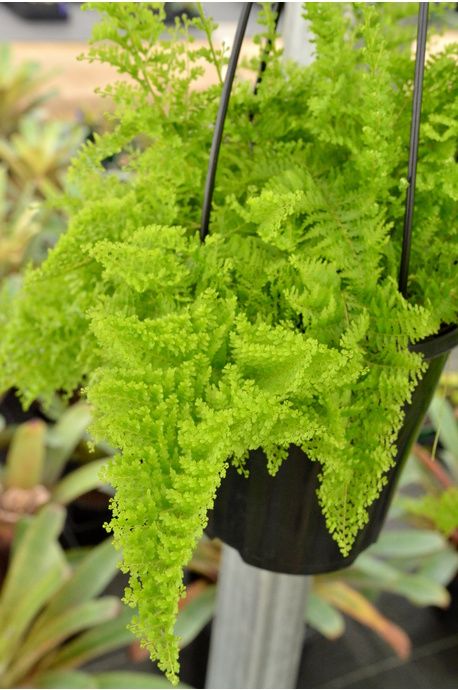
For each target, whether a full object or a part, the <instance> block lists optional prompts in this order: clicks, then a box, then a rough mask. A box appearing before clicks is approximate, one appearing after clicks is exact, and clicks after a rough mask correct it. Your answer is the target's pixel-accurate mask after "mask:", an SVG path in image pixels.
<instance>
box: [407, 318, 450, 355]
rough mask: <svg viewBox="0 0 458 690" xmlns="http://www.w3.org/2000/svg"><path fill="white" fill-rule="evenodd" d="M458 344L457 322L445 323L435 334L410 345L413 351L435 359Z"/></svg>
mask: <svg viewBox="0 0 458 690" xmlns="http://www.w3.org/2000/svg"><path fill="white" fill-rule="evenodd" d="M457 345H458V326H457V325H455V324H451V325H444V326H442V328H441V329H440V330H439V332H438V333H436V334H435V335H430V336H428V337H427V338H424V339H423V340H420V341H419V342H418V343H415V344H413V345H409V350H410V351H411V352H418V353H420V354H422V355H423V356H424V358H425V359H435V357H440V356H441V355H444V354H446V353H447V352H450V350H452V349H453V348H454V347H455V346H457Z"/></svg>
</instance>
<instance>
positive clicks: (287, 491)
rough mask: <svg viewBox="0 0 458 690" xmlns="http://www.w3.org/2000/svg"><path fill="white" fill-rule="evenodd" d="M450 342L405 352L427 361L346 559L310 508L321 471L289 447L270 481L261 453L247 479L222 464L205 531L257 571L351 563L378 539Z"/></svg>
mask: <svg viewBox="0 0 458 690" xmlns="http://www.w3.org/2000/svg"><path fill="white" fill-rule="evenodd" d="M455 345H458V328H457V327H455V328H450V329H447V330H446V331H444V332H443V333H441V334H440V335H438V336H435V337H433V338H428V340H425V341H423V342H422V343H420V344H418V345H416V346H414V348H412V349H415V351H416V352H421V353H422V354H423V355H424V356H425V358H426V359H428V360H429V366H428V369H427V371H426V372H425V374H424V376H423V378H422V380H421V381H420V383H419V384H418V386H417V387H416V389H415V391H414V393H413V395H412V402H411V403H410V405H407V406H406V409H405V418H404V424H403V426H402V428H401V431H400V432H399V436H398V439H397V454H396V458H395V462H394V465H393V467H392V468H391V470H390V471H389V473H388V475H387V483H386V484H385V486H384V487H383V489H382V492H381V494H380V496H379V497H378V499H377V500H376V501H375V502H374V503H373V504H372V505H371V507H370V508H369V511H368V512H369V520H368V522H367V525H366V526H365V527H364V528H363V529H362V530H361V532H360V533H359V535H358V537H357V539H356V541H355V543H354V546H353V548H352V551H351V553H350V555H349V556H347V557H344V556H342V554H341V553H340V551H339V549H338V547H337V544H336V542H335V541H334V539H333V538H332V537H331V535H330V534H329V531H328V529H327V527H326V523H325V519H324V517H323V514H322V512H321V508H320V505H319V503H318V498H317V490H318V488H319V480H318V477H319V474H320V471H321V467H320V465H319V463H317V462H312V461H310V460H309V459H308V458H307V456H306V454H305V453H304V452H303V451H302V450H300V448H297V447H296V446H291V448H290V451H289V455H288V457H287V458H286V460H284V461H283V463H282V465H281V467H280V469H279V471H278V473H277V475H276V476H275V477H272V476H271V475H270V474H269V473H268V471H267V461H266V457H265V455H264V453H263V451H262V450H261V449H259V450H255V451H253V452H252V453H250V455H249V458H248V461H247V468H248V469H249V472H250V474H249V476H248V477H247V478H245V477H243V476H242V475H240V474H239V473H238V472H237V470H236V469H235V468H234V467H232V466H230V467H229V470H228V472H227V475H226V477H225V479H224V480H223V481H222V483H221V486H220V488H219V491H218V494H217V497H216V501H215V505H214V508H213V510H212V512H211V513H210V515H209V523H208V526H207V530H206V532H207V534H208V535H209V536H210V537H219V538H220V539H221V540H222V541H224V542H225V543H226V544H229V546H232V547H234V548H235V549H237V551H238V552H239V553H240V555H241V557H242V558H243V560H244V561H246V562H247V563H249V564H250V565H254V566H256V567H258V568H263V569H264V570H272V571H274V572H280V573H289V574H290V575H312V574H315V573H325V572H329V571H332V570H340V569H341V568H345V567H347V566H349V565H351V563H353V561H354V560H355V559H356V557H357V556H358V555H359V554H360V553H361V552H362V551H364V550H365V549H367V547H368V546H370V545H371V544H373V543H374V542H375V541H376V540H377V538H378V536H379V534H380V530H381V529H382V526H383V523H384V521H385V518H386V514H387V512H388V508H389V506H390V503H391V499H392V497H393V493H394V490H395V487H396V484H397V480H398V478H399V476H400V473H401V470H402V468H403V466H404V463H405V460H406V458H407V456H408V455H409V451H410V448H411V446H412V444H413V442H414V441H415V439H416V437H417V434H418V431H419V428H420V425H421V423H422V420H423V417H424V415H425V413H426V410H427V409H428V406H429V403H430V401H431V398H432V396H433V393H434V389H435V388H436V385H437V382H438V380H439V377H440V375H441V372H442V369H443V368H444V364H445V362H446V361H447V357H448V353H449V351H450V350H451V349H452V348H453V347H454V346H455Z"/></svg>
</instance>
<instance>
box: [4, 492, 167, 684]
mask: <svg viewBox="0 0 458 690" xmlns="http://www.w3.org/2000/svg"><path fill="white" fill-rule="evenodd" d="M64 519H65V511H64V509H63V508H62V507H59V506H57V505H49V506H46V507H45V508H43V509H42V510H41V511H40V512H39V513H38V514H37V515H36V516H35V517H33V518H32V517H29V518H27V519H24V520H22V521H21V522H20V523H19V524H18V528H17V530H16V534H15V538H14V542H13V553H12V557H11V560H10V564H9V569H8V573H7V577H6V579H5V581H4V583H3V586H2V587H1V588H0V619H1V621H2V625H1V630H0V687H2V688H12V687H14V688H22V687H34V688H63V687H67V688H70V687H71V688H116V687H123V688H126V687H129V688H136V687H138V688H163V687H170V684H169V683H168V682H167V681H166V680H165V679H164V678H163V677H162V676H158V675H157V674H156V675H154V674H152V673H137V672H126V671H121V672H119V671H109V672H105V673H91V672H88V671H82V670H81V669H80V667H81V666H82V665H84V664H87V663H89V662H91V661H93V660H95V659H97V658H98V657H100V656H101V655H102V654H106V653H107V652H110V651H114V650H117V649H120V648H122V647H125V646H126V645H127V644H129V643H130V642H131V640H132V633H129V632H128V631H127V630H126V625H127V623H128V621H129V620H130V618H131V616H132V613H131V612H130V611H129V609H128V608H127V607H124V606H123V605H122V603H121V601H120V600H119V599H118V597H116V596H111V595H103V596H99V595H100V594H101V593H103V590H104V589H105V588H106V586H107V585H108V584H109V583H110V581H111V580H112V578H113V577H114V574H115V572H116V563H117V561H118V559H119V555H118V554H117V553H116V552H115V550H114V549H113V547H112V545H111V544H110V540H107V541H106V542H105V543H103V544H100V545H99V546H97V547H96V548H94V549H92V550H91V551H89V552H88V553H84V554H83V555H81V554H80V555H79V556H78V558H75V555H73V557H72V558H70V556H68V555H66V554H65V552H64V551H63V550H62V548H61V547H60V545H59V542H58V536H59V534H60V532H61V530H62V526H63V523H64Z"/></svg>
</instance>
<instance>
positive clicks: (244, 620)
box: [206, 544, 309, 689]
mask: <svg viewBox="0 0 458 690" xmlns="http://www.w3.org/2000/svg"><path fill="white" fill-rule="evenodd" d="M308 581H309V578H307V577H304V576H302V575H299V576H298V575H283V574H281V573H272V572H269V571H267V570H261V569H260V568H254V567H253V566H251V565H248V564H246V563H245V562H244V561H243V560H242V559H241V557H240V556H239V554H238V552H237V551H236V550H235V549H233V548H231V547H230V546H227V545H226V544H224V545H223V555H222V564H221V570H220V579H219V583H218V599H217V610H216V616H215V619H214V621H213V628H212V638H211V645H210V658H209V665H208V671H207V682H206V687H207V688H231V689H232V688H294V687H295V686H296V679H297V672H298V669H299V663H300V658H301V652H302V645H303V642H304V635H305V622H304V616H305V605H306V597H307V590H308Z"/></svg>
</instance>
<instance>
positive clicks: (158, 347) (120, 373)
mask: <svg viewBox="0 0 458 690" xmlns="http://www.w3.org/2000/svg"><path fill="white" fill-rule="evenodd" d="M97 10H98V11H100V12H101V13H102V15H103V19H102V21H101V23H100V24H99V26H98V27H97V28H96V30H95V35H94V40H93V42H92V46H91V48H90V52H89V59H91V60H95V59H97V60H102V61H104V62H108V63H110V64H112V65H114V66H115V67H116V68H117V69H118V71H119V72H120V73H121V74H123V75H127V76H129V78H130V80H129V81H120V82H118V83H116V84H115V85H113V86H111V87H109V88H108V89H107V92H108V93H109V94H110V95H111V96H112V97H113V99H114V101H115V104H116V109H115V113H114V115H113V118H112V119H113V128H112V130H111V131H110V132H108V133H106V134H103V135H102V136H98V137H96V139H95V142H94V143H91V144H87V145H86V146H85V147H84V148H83V150H82V151H81V153H80V154H79V156H78V157H77V158H76V160H75V161H74V163H73V166H72V170H71V172H70V179H69V193H68V194H67V197H66V199H65V207H66V209H67V211H68V212H69V213H70V216H71V220H70V224H69V229H68V232H67V233H66V234H65V235H64V236H63V237H62V238H61V240H60V241H59V243H58V245H57V246H56V248H55V249H54V250H53V251H52V252H51V254H50V256H49V258H48V260H47V261H46V263H45V264H44V265H43V267H42V268H41V269H40V270H39V271H30V272H29V273H28V275H27V277H26V280H25V285H24V288H23V290H22V292H21V294H20V295H19V297H18V299H17V300H15V303H14V305H13V308H12V315H11V320H10V323H9V324H8V328H7V329H6V332H5V333H4V337H3V342H2V350H1V353H0V360H1V361H0V363H1V371H2V379H1V386H2V388H3V387H7V386H11V385H13V384H14V385H16V386H18V387H19V388H20V390H21V393H22V396H23V399H24V401H25V403H30V402H31V401H32V400H33V399H34V398H36V397H39V396H44V397H45V398H48V399H50V398H51V396H52V394H53V392H54V391H55V390H57V389H62V390H65V391H66V392H67V394H68V395H70V394H71V392H72V390H73V389H74V388H75V387H77V386H79V385H80V384H82V383H83V384H84V385H85V387H86V390H87V395H88V398H89V400H90V402H91V404H92V405H93V408H94V417H95V421H94V431H95V433H96V434H97V435H98V436H99V437H101V438H106V439H107V440H108V442H109V443H110V444H111V445H113V446H114V447H116V448H118V449H119V454H118V455H117V456H116V457H115V458H114V459H113V460H112V461H111V462H110V463H109V465H108V468H107V473H106V477H107V478H108V479H109V481H110V482H111V483H112V484H113V485H114V487H115V489H116V498H115V500H114V503H113V512H114V516H113V520H112V522H111V529H112V530H113V532H114V539H115V544H116V545H117V546H118V547H119V548H122V552H123V561H124V568H125V569H126V570H128V571H129V573H130V586H129V589H128V590H127V592H126V600H127V601H128V603H129V604H131V605H132V606H136V607H137V609H138V616H137V617H136V619H135V621H134V624H133V630H134V631H135V632H136V634H137V635H138V636H139V637H140V638H141V640H142V641H143V643H144V644H145V645H146V646H147V647H148V649H149V650H150V652H151V655H152V657H153V658H157V659H158V660H159V665H160V667H161V668H162V669H163V670H165V671H166V672H167V674H168V675H169V677H170V679H172V680H176V674H177V672H178V663H177V653H178V642H177V640H176V638H175V635H174V620H175V617H176V613H177V607H178V597H179V595H180V594H181V593H182V592H183V588H182V584H181V580H182V566H183V564H184V563H185V562H186V561H187V560H188V559H189V557H190V556H191V553H192V549H193V546H194V544H195V542H196V540H197V538H198V537H199V535H200V534H201V533H202V529H203V526H204V525H205V521H206V512H207V510H208V508H210V507H211V505H212V503H213V500H214V496H215V492H216V490H217V487H218V484H219V482H220V481H221V478H222V477H223V476H224V473H225V470H226V467H227V464H228V463H229V462H233V463H235V464H236V465H237V466H238V467H239V468H240V469H241V471H249V469H250V468H249V455H248V454H249V451H250V450H251V449H255V448H258V447H260V446H262V447H263V448H264V449H265V451H266V454H267V457H268V463H269V469H270V471H271V472H272V473H275V471H276V469H277V468H278V466H279V464H280V463H281V462H282V461H283V459H284V458H285V457H286V454H287V449H288V447H289V446H290V445H291V444H296V445H298V446H300V447H301V448H303V450H304V451H305V452H306V453H307V454H308V456H309V457H310V460H311V461H317V462H319V463H320V465H321V467H322V472H321V486H320V490H319V497H320V502H321V505H322V509H323V513H324V515H325V517H326V521H327V525H328V528H329V531H330V532H331V533H332V535H333V536H334V538H335V539H336V541H337V543H338V544H339V547H340V549H341V551H342V553H344V554H348V553H349V551H350V549H351V547H352V544H353V541H354V539H355V537H356V535H357V533H358V531H359V529H360V528H361V527H362V526H363V525H364V524H365V522H366V520H367V508H368V507H369V506H370V505H371V503H372V502H373V501H374V500H375V499H376V497H377V496H378V494H379V492H380V490H381V488H382V486H383V484H384V477H385V474H386V472H387V470H388V469H389V468H390V467H391V465H392V463H393V456H394V448H393V443H394V441H395V439H396V435H397V432H398V429H399V427H400V425H401V423H402V419H403V406H404V404H405V402H406V401H408V400H409V399H410V395H411V393H412V390H413V388H414V387H415V384H416V382H417V381H418V379H419V377H420V376H421V374H422V371H423V368H424V364H423V362H422V358H421V357H420V356H419V355H416V354H413V353H411V352H410V351H409V350H408V344H409V342H415V341H418V340H419V339H421V338H422V337H425V336H427V335H431V334H433V333H435V332H437V330H438V329H439V327H440V325H441V323H442V322H453V321H454V320H455V319H456V312H457V307H458V293H457V290H456V268H455V266H454V261H453V257H456V256H457V249H458V247H457V236H456V191H455V190H456V175H457V172H456V163H455V154H456V126H457V125H456V122H457V117H456V116H457V109H458V102H457V99H456V98H455V96H454V94H455V93H456V92H457V86H458V84H457V79H458V73H457V70H456V64H455V59H456V54H457V48H456V46H455V47H449V48H447V49H446V50H445V51H444V53H443V54H441V55H440V56H436V57H434V58H432V59H430V60H429V61H428V65H427V69H426V78H425V91H424V126H423V129H422V132H421V134H422V139H421V146H420V153H419V171H418V194H417V202H416V208H415V229H414V242H413V254H412V268H411V278H410V283H409V300H408V301H407V300H405V299H403V298H402V297H401V296H400V295H399V294H398V291H397V272H398V266H399V256H400V247H401V239H400V238H401V233H402V216H403V204H404V191H405V185H406V180H405V175H406V171H407V157H408V142H409V123H410V110H411V98H412V84H411V77H412V74H413V63H412V59H411V56H410V50H409V40H406V31H404V30H403V31H401V32H396V31H394V32H393V34H392V35H391V33H390V29H391V28H392V26H393V25H394V19H393V17H392V18H391V20H388V21H386V17H387V14H388V16H390V8H389V4H387V5H382V6H379V5H377V6H372V5H365V4H362V5H358V6H356V7H355V8H354V12H353V14H352V13H351V12H349V11H348V8H347V7H346V6H345V5H341V4H338V3H327V4H326V3H323V4H321V3H310V4H309V5H308V6H307V15H308V18H309V20H310V22H311V29H312V31H313V33H314V35H315V40H316V51H317V55H316V59H315V61H314V63H313V64H312V65H310V66H308V67H305V68H304V67H298V66H295V65H286V66H285V65H284V64H283V63H282V61H281V59H280V57H281V55H280V51H279V50H276V49H274V50H273V51H272V56H271V59H270V62H269V65H268V68H267V70H266V72H265V75H264V78H263V81H262V84H261V85H260V88H259V90H258V94H257V95H256V96H254V95H253V94H252V86H251V84H246V83H241V84H238V85H237V86H236V87H235V89H234V93H233V95H232V97H231V105H230V111H229V116H228V121H227V123H226V128H225V135H224V142H223V146H222V149H221V156H220V163H219V169H218V176H217V180H216V188H215V196H214V208H213V215H212V219H211V225H210V235H209V237H208V238H207V240H206V241H205V243H204V244H200V243H199V239H198V228H199V218H200V209H201V204H202V194H203V186H204V179H205V174H206V169H207V163H208V152H209V149H210V140H211V133H212V126H213V123H214V118H215V113H216V109H217V105H218V99H219V95H220V86H219V85H217V86H212V87H209V88H207V89H204V90H196V89H193V88H191V87H192V86H193V84H194V82H195V80H196V79H197V78H198V77H199V75H200V74H201V73H202V69H203V64H205V62H207V63H210V66H211V67H212V68H214V69H215V70H216V72H217V73H220V72H221V67H222V64H223V62H224V56H223V55H221V54H220V53H218V52H216V51H215V49H214V47H213V46H212V44H211V42H210V43H209V46H208V48H207V49H204V50H202V49H200V48H197V49H196V48H195V45H194V44H193V42H192V40H191V36H190V34H189V33H188V31H189V28H190V27H192V26H196V27H197V28H200V29H203V31H204V33H205V34H206V36H207V37H211V32H212V25H211V23H210V22H208V21H207V20H206V19H205V18H204V17H203V16H202V15H201V16H200V17H199V18H198V19H196V20H188V21H187V22H185V25H184V27H182V28H178V27H177V28H176V29H175V30H174V31H172V34H171V35H169V37H167V38H165V39H164V38H161V36H162V35H163V7H162V4H161V3H156V4H155V3H140V4H138V3H98V4H97ZM408 11H409V12H410V10H408ZM393 12H394V13H395V19H396V20H397V16H398V14H399V10H398V8H396V9H395V10H393ZM264 21H265V22H266V30H265V33H266V34H267V35H269V34H270V33H271V27H272V17H271V15H270V14H269V10H268V9H267V8H266V10H265V12H264ZM405 28H406V29H407V27H405ZM407 33H408V32H407ZM414 33H415V27H414V26H412V27H411V34H410V37H408V38H410V39H413V38H414ZM387 37H388V38H387ZM178 38H180V39H183V38H185V39H186V40H177V39H178ZM261 43H262V42H261ZM261 50H262V47H261ZM121 152H122V153H123V159H122V163H121V165H120V169H118V170H115V171H106V170H105V169H104V168H103V166H102V164H101V161H102V160H104V159H105V158H106V157H107V156H110V155H113V154H117V153H121ZM454 182H455V183H454ZM31 336H32V337H31ZM19 344H20V347H19ZM32 363H33V364H32ZM247 458H248V459H247Z"/></svg>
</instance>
